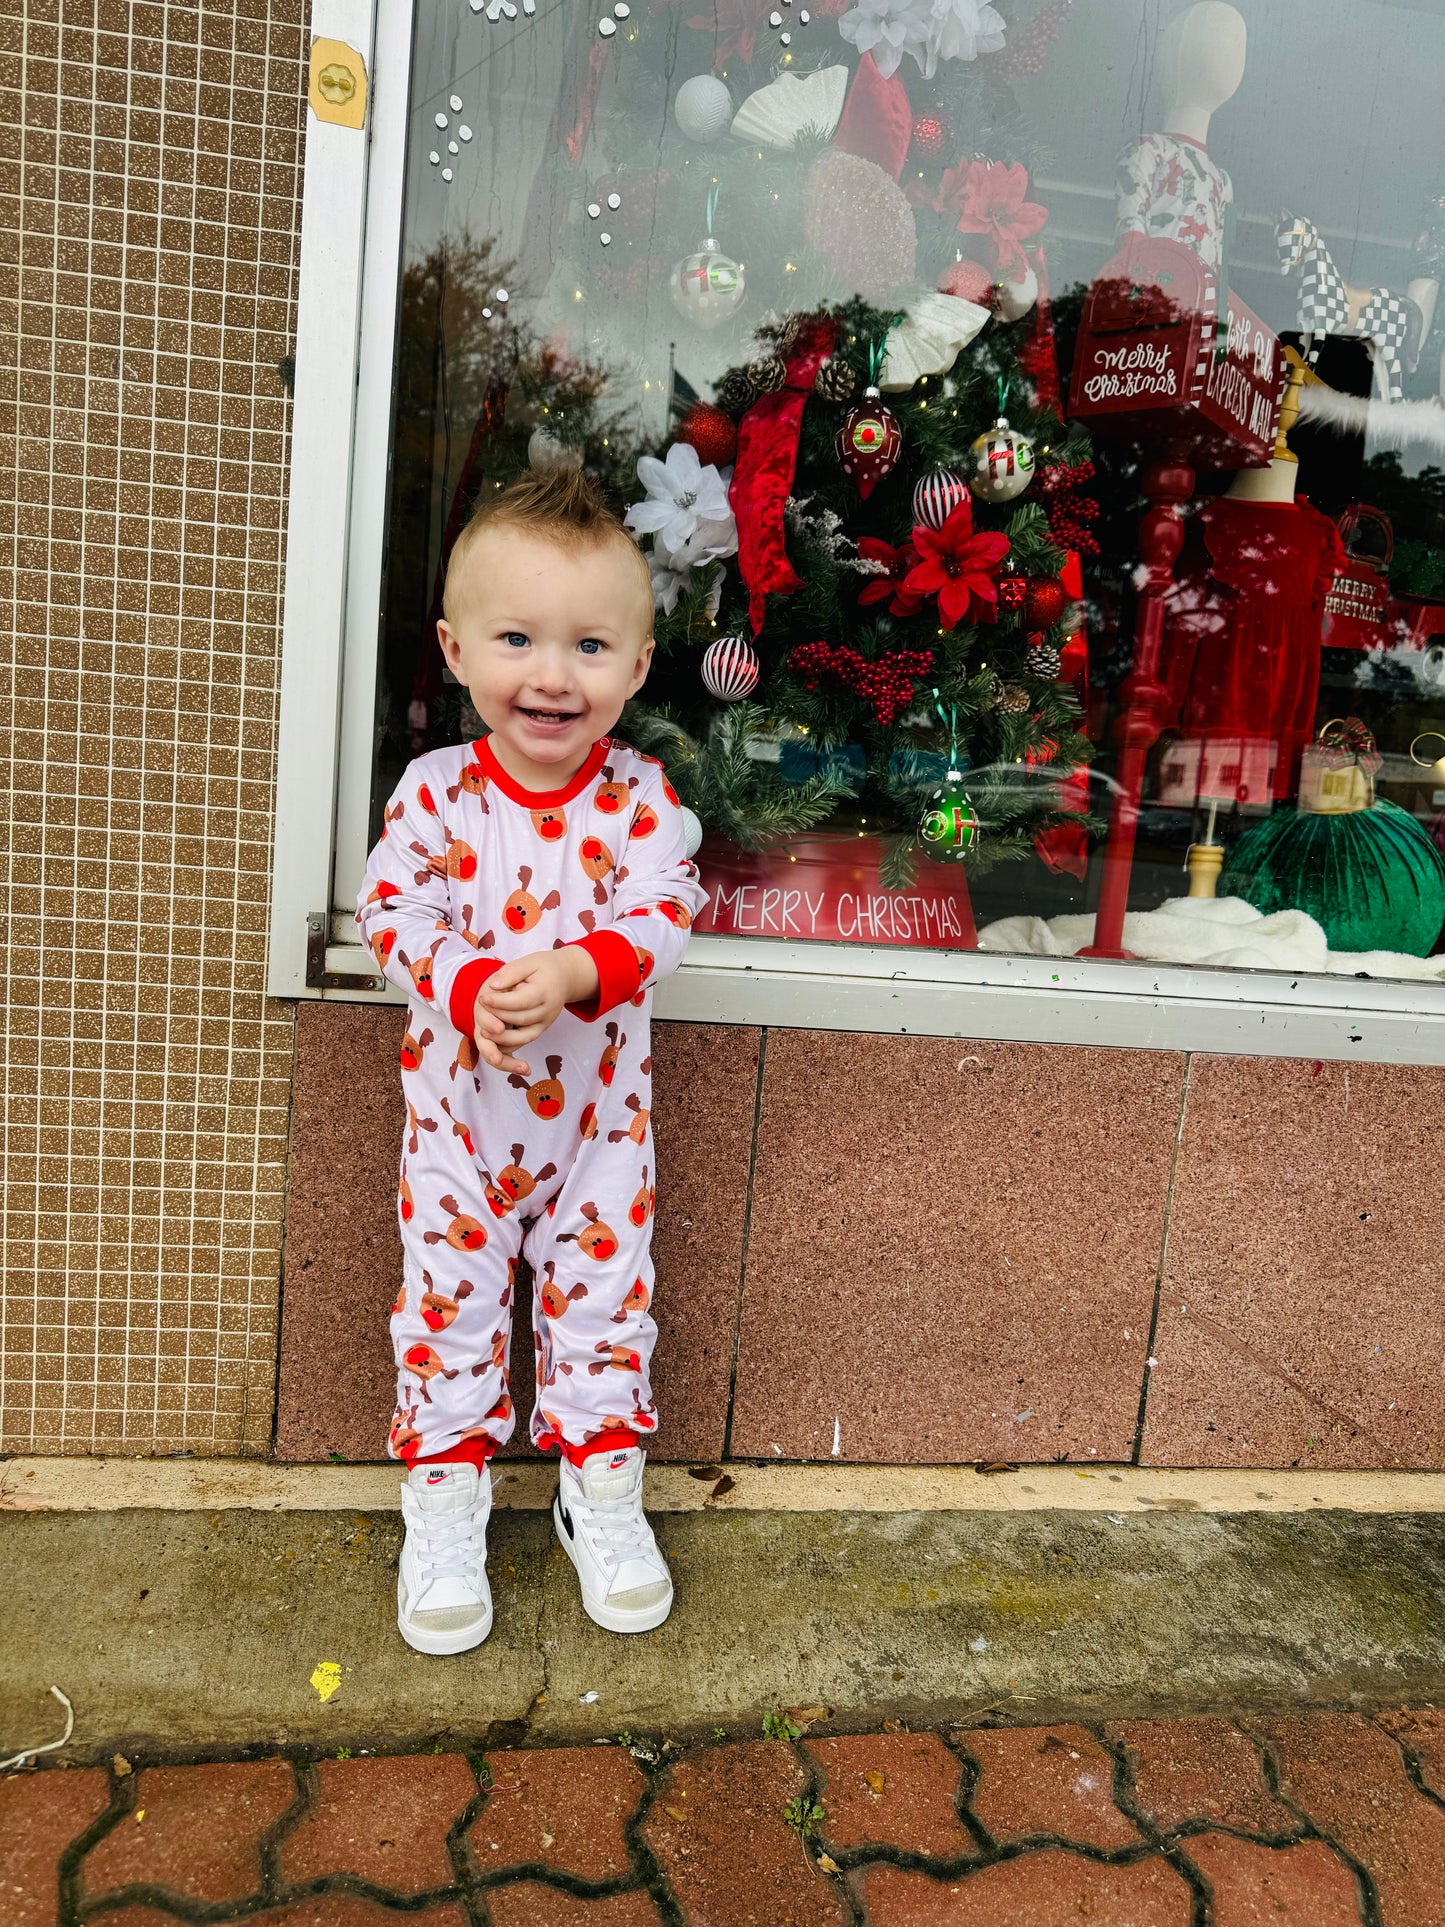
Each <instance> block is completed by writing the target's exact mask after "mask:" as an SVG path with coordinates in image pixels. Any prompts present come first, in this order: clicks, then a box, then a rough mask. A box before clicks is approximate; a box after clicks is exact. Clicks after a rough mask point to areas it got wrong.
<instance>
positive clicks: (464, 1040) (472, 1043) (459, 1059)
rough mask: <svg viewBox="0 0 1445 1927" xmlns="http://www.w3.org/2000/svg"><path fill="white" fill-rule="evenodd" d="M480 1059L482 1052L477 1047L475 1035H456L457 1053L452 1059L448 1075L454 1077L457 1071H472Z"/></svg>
mask: <svg viewBox="0 0 1445 1927" xmlns="http://www.w3.org/2000/svg"><path fill="white" fill-rule="evenodd" d="M481 1061H482V1053H481V1052H480V1051H479V1050H478V1049H477V1040H476V1038H475V1037H467V1036H465V1035H464V1034H462V1033H460V1032H459V1033H458V1035H457V1054H456V1056H455V1057H454V1058H453V1059H452V1067H451V1071H450V1072H449V1075H450V1076H452V1077H455V1076H456V1074H457V1072H458V1071H474V1070H475V1069H476V1068H477V1066H478V1064H480V1063H481Z"/></svg>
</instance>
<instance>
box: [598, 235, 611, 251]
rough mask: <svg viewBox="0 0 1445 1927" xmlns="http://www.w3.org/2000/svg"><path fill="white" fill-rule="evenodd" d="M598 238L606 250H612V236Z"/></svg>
mask: <svg viewBox="0 0 1445 1927" xmlns="http://www.w3.org/2000/svg"><path fill="white" fill-rule="evenodd" d="M598 238H599V239H600V241H601V242H602V245H603V247H604V248H610V247H611V246H612V236H611V235H610V234H603V235H600V236H599V237H598Z"/></svg>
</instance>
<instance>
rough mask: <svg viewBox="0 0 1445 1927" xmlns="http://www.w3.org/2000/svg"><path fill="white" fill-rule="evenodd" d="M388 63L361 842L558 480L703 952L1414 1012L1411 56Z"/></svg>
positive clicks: (1202, 53)
mask: <svg viewBox="0 0 1445 1927" xmlns="http://www.w3.org/2000/svg"><path fill="white" fill-rule="evenodd" d="M416 21H417V25H416V44H415V50H414V60H413V72H412V77H411V115H410V132H409V155H408V176H407V185H406V216H405V227H404V235H403V261H402V269H401V302H400V321H399V328H398V348H397V370H396V392H395V411H394V428H393V459H392V477H391V498H390V507H389V512H388V529H387V569H386V578H385V589H384V597H383V609H382V644H383V646H382V650H381V676H380V682H379V688H378V730H377V738H378V745H379V747H378V758H377V771H376V782H375V794H376V796H377V797H378V798H381V797H384V796H385V795H386V794H387V793H389V789H390V786H391V784H392V783H393V782H394V780H395V775H396V773H397V771H398V770H399V768H400V767H401V766H402V765H403V764H404V762H405V760H406V759H407V758H408V757H409V756H411V755H414V754H416V753H418V752H419V751H421V750H423V749H425V748H428V747H431V746H433V745H434V744H436V743H439V742H442V741H449V740H456V739H457V738H458V737H459V736H461V735H463V734H465V733H466V731H467V730H468V729H471V728H474V727H476V719H475V718H474V717H473V716H471V714H470V712H469V710H468V707H467V705H466V702H465V698H464V695H463V692H461V691H460V690H459V689H458V688H457V686H456V685H455V684H453V683H451V682H449V681H448V679H447V677H446V674H445V672H444V669H443V664H442V660H441V656H440V652H439V649H438V648H437V645H436V639H435V623H436V618H437V616H438V614H439V613H440V592H441V582H442V578H443V573H444V569H445V560H446V556H447V553H448V551H449V548H450V545H451V543H452V541H454V540H455V537H456V535H457V533H458V532H459V530H460V529H461V527H462V526H463V525H464V523H465V520H466V517H467V515H468V514H469V513H470V512H471V509H472V507H473V506H474V505H475V503H476V502H477V501H478V500H479V499H480V497H481V495H482V494H483V492H484V491H486V490H488V489H493V488H497V487H501V486H505V484H506V483H507V482H508V481H510V480H512V479H513V478H514V477H515V476H516V475H517V474H518V473H519V472H520V471H521V470H522V469H523V468H524V467H526V466H532V467H546V466H549V465H559V464H567V465H574V466H581V467H583V468H585V470H586V471H587V472H588V473H589V474H590V475H592V476H593V477H594V478H595V479H596V480H597V482H598V483H599V485H600V486H601V487H602V488H603V489H604V490H605V491H606V493H607V495H608V496H609V499H611V500H612V501H613V502H614V504H615V505H616V506H617V507H618V509H619V511H620V512H622V513H624V515H625V519H626V521H627V525H628V527H629V528H630V529H631V530H632V532H633V534H634V536H635V537H636V539H637V540H638V542H639V543H640V545H641V546H642V548H643V551H644V553H645V554H646V556H647V559H648V562H649V566H650V569H651V573H652V578H653V585H654V595H655V601H656V634H657V640H658V648H657V654H656V658H655V663H654V668H653V671H652V674H651V676H650V678H649V681H648V683H647V685H646V687H645V689H644V690H643V691H642V693H641V695H640V697H639V698H638V699H637V701H636V702H635V703H634V704H633V705H632V706H631V708H630V709H629V712H628V714H627V715H626V717H625V718H624V721H623V723H622V725H621V726H620V730H619V733H620V734H623V735H625V736H627V738H628V739H629V740H630V741H632V742H633V743H634V744H635V745H636V746H637V747H638V748H640V749H641V750H643V751H644V752H646V753H648V754H651V755H653V756H656V757H658V758H659V759H660V760H661V761H662V762H663V763H664V765H665V766H666V768H667V771H668V774H669V777H670V779H671V781H672V782H673V784H674V785H675V787H676V788H677V790H678V792H679V794H680V795H681V797H682V799H683V801H684V803H685V805H686V806H687V807H688V809H689V810H690V811H691V813H692V816H693V818H694V819H695V831H696V835H695V838H694V841H695V843H696V846H697V850H696V853H697V860H698V862H699V865H700V867H701V870H702V874H703V879H704V882H705V883H706V884H707V886H708V904H707V907H706V909H705V910H704V912H703V913H702V915H701V916H700V917H699V919H698V922H697V926H696V927H697V929H698V930H699V931H700V932H702V933H716V934H722V935H745V936H757V937H775V938H787V939H792V940H800V941H827V942H835V943H866V944H870V945H874V946H899V947H937V948H968V949H972V948H984V949H993V950H999V951H1014V952H1019V953H1024V954H1036V955H1044V956H1057V955H1067V954H1076V953H1082V954H1085V955H1089V956H1096V957H1104V958H1108V957H1115V958H1126V957H1131V956H1132V957H1143V958H1148V959H1150V960H1157V961H1161V962H1189V963H1203V964H1220V965H1225V966H1230V967H1247V968H1259V969H1287V970H1291V971H1295V972H1298V971H1302V970H1332V971H1352V972H1354V973H1356V974H1359V973H1361V972H1365V973H1367V974H1370V975H1376V976H1403V977H1438V976H1442V975H1445V954H1442V953H1445V931H1442V926H1445V832H1442V831H1441V828H1440V825H1441V823H1442V822H1445V754H1442V756H1441V757H1440V758H1438V759H1435V758H1432V757H1430V756H1428V755H1427V754H1425V753H1424V752H1423V751H1421V750H1420V745H1422V744H1424V745H1426V747H1427V749H1428V748H1429V747H1432V746H1433V747H1438V748H1439V749H1440V750H1441V751H1442V752H1445V735H1439V736H1437V735H1436V734H1435V732H1436V731H1438V730H1442V729H1445V474H1442V451H1445V405H1442V402H1441V395H1442V390H1445V311H1441V310H1440V307H1439V303H1438V292H1439V282H1440V275H1441V263H1442V261H1445V136H1442V134H1441V133H1440V132H1439V131H1438V126H1439V117H1438V114H1436V113H1435V111H1434V105H1433V98H1432V96H1431V94H1430V85H1431V83H1430V79H1429V76H1430V74H1431V73H1432V72H1434V73H1438V72H1439V71H1440V70H1441V65H1442V63H1445V21H1442V20H1441V19H1440V18H1439V17H1436V16H1433V15H1429V14H1422V13H1420V12H1418V11H1415V10H1413V9H1407V8H1403V7H1395V6H1390V5H1379V4H1376V3H1375V0H1319V4H1318V6H1317V7H1315V8H1313V9H1312V11H1311V15H1310V20H1309V24H1308V28H1307V29H1306V26H1305V25H1304V23H1303V22H1302V20H1301V17H1300V14H1299V10H1298V9H1297V8H1296V7H1294V6H1293V5H1292V4H1291V0H1249V4H1244V0H1241V4H1240V5H1238V6H1235V5H1230V4H1225V3H1224V0H997V3H996V4H986V3H985V0H857V3H856V4H852V3H851V0H815V3H814V4H811V5H809V6H804V5H803V4H801V0H762V4H758V3H757V0H709V4H706V5H700V4H699V0H615V4H610V5H607V6H591V7H588V6H584V5H577V4H570V3H569V4H566V5H563V6H559V7H553V8H551V9H546V8H533V7H531V6H530V5H528V4H526V3H525V0H519V4H518V5H516V6H513V5H511V4H509V0H493V3H492V4H487V0H419V4H418V7H417V10H416ZM1362 62H1363V63H1364V65H1365V66H1368V68H1369V70H1370V72H1371V73H1372V75H1373V76H1374V81H1373V83H1372V86H1373V93H1372V94H1369V93H1366V92H1365V91H1364V90H1362V87H1361V83H1360V76H1361V72H1362V71H1363V69H1362V64H1361V63H1362ZM1371 99H1373V100H1375V101H1377V102H1381V101H1383V102H1387V103H1388V105H1387V106H1380V105H1376V106H1371V105H1370V104H1369V101H1370V100H1371ZM1401 124H1405V125H1408V126H1410V127H1412V128H1413V129H1414V132H1413V134H1412V137H1411V139H1410V140H1408V141H1404V140H1401V139H1400V138H1399V133H1398V130H1399V127H1400V126H1401ZM1362 183H1363V185H1362ZM1341 757H1344V758H1345V759H1346V765H1347V767H1348V769H1349V770H1350V771H1351V772H1353V775H1352V776H1351V777H1349V778H1348V779H1342V780H1343V781H1344V787H1345V789H1347V790H1348V791H1349V799H1348V807H1340V808H1334V807H1331V806H1330V804H1329V802H1328V801H1327V800H1322V798H1326V795H1327V792H1329V790H1330V779H1331V777H1332V775H1333V774H1334V773H1335V772H1334V771H1333V768H1332V765H1333V763H1334V762H1337V761H1338V759H1339V758H1341ZM1346 765H1341V767H1345V766H1346ZM1327 766H1330V767H1327ZM1366 771H1368V791H1369V793H1368V796H1365V793H1364V787H1363V785H1364V782H1365V776H1364V772H1366ZM1336 787H1338V785H1337V786H1336Z"/></svg>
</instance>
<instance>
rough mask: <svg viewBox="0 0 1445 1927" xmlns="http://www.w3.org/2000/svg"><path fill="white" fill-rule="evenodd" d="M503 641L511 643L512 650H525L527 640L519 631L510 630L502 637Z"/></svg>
mask: <svg viewBox="0 0 1445 1927" xmlns="http://www.w3.org/2000/svg"><path fill="white" fill-rule="evenodd" d="M503 641H505V642H509V643H511V645H512V647H513V648H514V649H525V648H526V646H527V638H526V637H525V636H524V635H523V634H522V632H521V630H520V629H512V630H510V631H509V632H508V634H507V635H506V636H504V637H503Z"/></svg>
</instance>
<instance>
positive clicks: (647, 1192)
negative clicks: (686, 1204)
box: [627, 1164, 657, 1228]
mask: <svg viewBox="0 0 1445 1927" xmlns="http://www.w3.org/2000/svg"><path fill="white" fill-rule="evenodd" d="M656 1197H657V1194H656V1192H655V1191H653V1189H652V1188H651V1186H650V1185H649V1184H648V1182H647V1166H646V1165H645V1164H644V1165H643V1167H642V1189H641V1190H640V1191H639V1192H638V1194H637V1196H636V1197H635V1198H634V1199H633V1200H632V1203H631V1204H630V1205H629V1206H628V1207H627V1218H628V1222H629V1223H630V1224H635V1225H637V1226H638V1227H639V1228H640V1227H641V1226H642V1225H645V1224H646V1223H647V1220H648V1219H649V1218H650V1217H651V1216H652V1214H653V1211H654V1210H655V1209H656Z"/></svg>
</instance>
